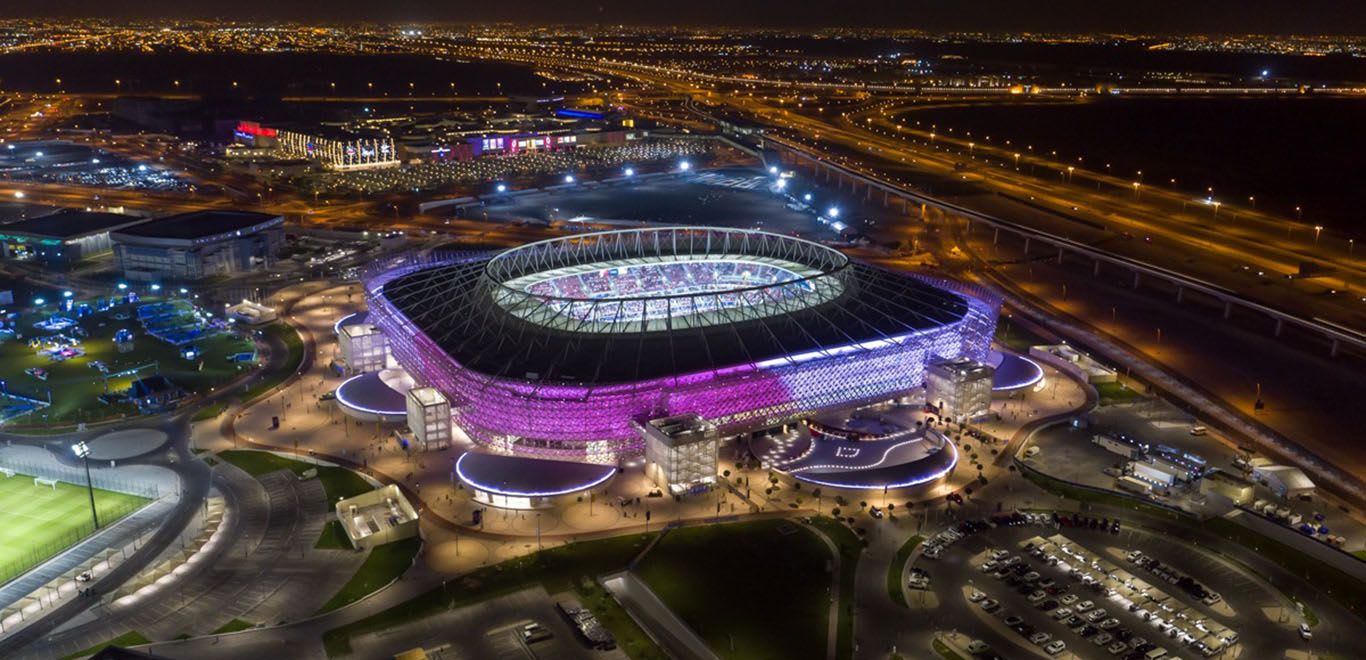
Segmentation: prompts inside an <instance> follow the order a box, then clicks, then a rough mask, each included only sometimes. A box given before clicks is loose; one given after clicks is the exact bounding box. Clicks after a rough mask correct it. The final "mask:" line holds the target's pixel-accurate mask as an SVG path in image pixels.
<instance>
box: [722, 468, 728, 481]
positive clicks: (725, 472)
mask: <svg viewBox="0 0 1366 660" xmlns="http://www.w3.org/2000/svg"><path fill="white" fill-rule="evenodd" d="M721 476H723V477H725V478H727V479H729V478H730V470H722V471H721Z"/></svg>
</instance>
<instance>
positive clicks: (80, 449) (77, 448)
mask: <svg viewBox="0 0 1366 660" xmlns="http://www.w3.org/2000/svg"><path fill="white" fill-rule="evenodd" d="M71 451H73V452H76V455H77V456H79V457H80V458H81V460H82V461H84V462H85V489H86V491H87V492H89V493H90V519H91V520H93V521H94V522H95V529H99V528H100V516H99V514H98V513H96V512H95V486H94V484H92V483H91V481H90V446H89V445H87V444H85V441H84V440H82V441H80V442H77V443H76V444H74V445H71Z"/></svg>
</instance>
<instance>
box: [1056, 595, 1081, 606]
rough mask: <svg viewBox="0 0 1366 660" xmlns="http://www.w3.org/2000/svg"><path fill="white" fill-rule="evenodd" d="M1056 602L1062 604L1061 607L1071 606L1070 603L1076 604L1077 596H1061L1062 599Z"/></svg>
mask: <svg viewBox="0 0 1366 660" xmlns="http://www.w3.org/2000/svg"><path fill="white" fill-rule="evenodd" d="M1058 600H1059V601H1060V602H1062V604H1063V605H1071V604H1072V603H1075V602H1077V595H1076V594H1063V596H1062V598H1059V599H1058Z"/></svg>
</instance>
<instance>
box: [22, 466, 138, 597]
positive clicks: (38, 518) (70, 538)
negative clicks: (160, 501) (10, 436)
mask: <svg viewBox="0 0 1366 660" xmlns="http://www.w3.org/2000/svg"><path fill="white" fill-rule="evenodd" d="M149 501H150V500H148V499H147V498H145V497H138V496H136V495H125V494H123V493H115V492H113V491H108V490H100V489H95V509H96V511H98V512H99V516H100V525H101V526H105V525H109V524H112V523H113V522H114V521H116V520H118V519H120V518H122V517H124V516H126V515H128V514H130V513H132V512H134V511H136V510H138V509H139V508H140V507H142V505H144V504H146V503H147V502H149ZM92 531H93V525H92V523H91V520H90V495H89V494H87V493H86V489H85V487H84V486H73V485H71V484H68V483H61V482H59V483H58V484H57V487H56V488H55V489H54V488H53V487H52V486H48V485H39V486H35V485H34V483H33V477H30V476H27V475H23V474H16V475H14V476H13V477H8V478H6V477H5V476H4V475H3V474H0V582H4V581H6V580H9V579H11V578H13V577H15V576H17V575H19V574H21V573H23V572H24V571H27V570H28V569H30V568H32V567H33V566H35V565H37V564H39V563H41V562H42V561H43V560H45V559H47V558H49V557H51V556H53V555H55V554H57V553H59V552H61V551H62V550H65V549H67V548H69V547H71V546H72V545H74V544H75V543H76V542H77V541H79V540H81V539H83V538H85V537H87V536H89V535H90V533H91V532H92Z"/></svg>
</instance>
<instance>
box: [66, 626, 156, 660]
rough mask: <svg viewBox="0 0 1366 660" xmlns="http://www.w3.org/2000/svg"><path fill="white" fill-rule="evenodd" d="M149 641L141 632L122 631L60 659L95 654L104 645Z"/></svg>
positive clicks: (101, 649)
mask: <svg viewBox="0 0 1366 660" xmlns="http://www.w3.org/2000/svg"><path fill="white" fill-rule="evenodd" d="M151 643H152V640H150V639H147V638H146V637H143V636H142V633H140V632H138V631H136V630H133V631H129V632H126V633H123V634H122V635H119V636H118V637H115V638H114V639H111V640H109V641H107V642H105V643H103V644H96V645H94V646H92V647H90V648H88V649H85V650H83V651H77V652H75V653H72V654H71V655H68V656H63V657H62V658H61V660H74V659H75V658H84V657H87V656H91V655H95V654H96V653H99V652H100V651H103V650H104V649H105V648H106V647H110V646H118V647H123V648H127V647H129V646H140V645H142V644H151Z"/></svg>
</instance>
